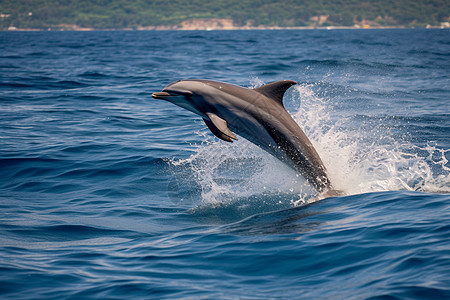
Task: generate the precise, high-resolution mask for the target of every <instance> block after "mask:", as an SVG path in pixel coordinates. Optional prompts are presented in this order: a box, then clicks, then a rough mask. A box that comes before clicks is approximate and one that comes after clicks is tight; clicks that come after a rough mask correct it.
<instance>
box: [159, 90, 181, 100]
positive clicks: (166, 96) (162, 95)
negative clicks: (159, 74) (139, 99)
mask: <svg viewBox="0 0 450 300" xmlns="http://www.w3.org/2000/svg"><path fill="white" fill-rule="evenodd" d="M173 96H179V95H175V94H170V93H167V92H157V93H153V94H152V97H153V98H155V99H166V98H168V97H173Z"/></svg>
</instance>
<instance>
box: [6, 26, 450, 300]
mask: <svg viewBox="0 0 450 300" xmlns="http://www.w3.org/2000/svg"><path fill="white" fill-rule="evenodd" d="M0 41H1V42H0V72H1V73H0V78H1V80H0V298H2V299H94V298H95V299H286V298H291V299H450V163H449V159H450V31H449V30H419V29H415V30H328V31H326V30H306V31H294V30H292V31H205V32H189V31H188V32H177V31H173V32H171V31H168V32H151V31H148V32H125V31H104V32H0ZM187 78H204V79H213V80H220V81H225V82H229V83H233V84H237V85H241V86H245V87H257V86H260V85H262V84H264V83H269V82H272V81H276V80H283V79H290V80H295V81H297V82H298V85H296V86H294V87H292V88H291V89H290V90H289V91H288V93H287V95H286V96H285V100H284V102H285V106H286V108H287V109H288V111H289V112H290V113H291V114H292V116H293V117H294V118H295V120H296V121H297V122H298V123H299V125H300V126H301V127H302V128H303V129H304V131H305V133H306V134H307V136H308V137H309V138H310V139H311V141H312V142H313V144H314V145H315V147H316V149H317V151H318V152H319V154H320V156H321V157H322V159H323V161H324V163H325V165H326V167H327V169H328V170H329V173H330V178H331V180H332V182H333V183H334V185H335V186H336V187H337V188H339V189H341V190H343V191H344V192H345V195H343V196H340V197H334V198H327V199H320V198H319V197H318V195H316V193H315V192H314V190H313V189H312V188H311V187H309V186H308V184H307V183H306V182H305V180H304V179H303V178H302V177H301V176H298V175H297V174H295V172H293V171H292V170H291V169H289V168H288V167H286V166H285V165H283V164H282V163H281V162H279V161H278V160H276V159H275V158H273V157H271V156H270V155H269V154H267V153H265V152H264V151H262V150H260V149H259V148H258V147H256V146H254V145H253V144H251V143H249V142H247V141H245V140H244V139H243V138H240V139H239V141H237V142H235V143H232V144H229V143H225V142H223V141H220V140H218V139H217V138H215V137H214V136H213V135H212V134H211V133H210V132H209V130H208V129H207V128H206V126H205V125H204V123H203V122H202V120H201V119H200V118H199V117H198V116H196V115H194V114H192V113H190V112H188V111H186V110H183V109H181V108H179V107H176V106H174V105H172V104H170V103H168V102H164V101H158V100H154V99H152V98H151V94H152V93H153V92H157V91H161V90H162V89H163V88H164V86H166V85H167V84H169V83H170V82H172V81H175V80H179V79H187Z"/></svg>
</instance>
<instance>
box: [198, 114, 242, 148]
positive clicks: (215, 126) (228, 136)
mask: <svg viewBox="0 0 450 300" xmlns="http://www.w3.org/2000/svg"><path fill="white" fill-rule="evenodd" d="M206 115H207V116H208V118H209V120H208V119H203V120H204V121H205V123H206V126H208V128H209V130H211V132H212V133H213V134H214V135H215V136H217V137H218V138H219V139H221V140H224V141H226V142H233V139H235V140H237V137H236V136H235V135H234V133H233V132H231V130H230V129H229V128H228V126H227V121H225V120H224V119H222V118H221V117H219V116H218V115H216V114H213V113H206Z"/></svg>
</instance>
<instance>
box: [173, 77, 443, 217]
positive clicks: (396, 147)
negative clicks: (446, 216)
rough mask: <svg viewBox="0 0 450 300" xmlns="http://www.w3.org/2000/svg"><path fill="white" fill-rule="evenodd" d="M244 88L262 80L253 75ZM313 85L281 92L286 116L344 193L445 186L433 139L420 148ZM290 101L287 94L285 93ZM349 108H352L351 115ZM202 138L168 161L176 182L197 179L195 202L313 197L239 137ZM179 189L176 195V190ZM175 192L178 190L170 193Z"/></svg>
mask: <svg viewBox="0 0 450 300" xmlns="http://www.w3.org/2000/svg"><path fill="white" fill-rule="evenodd" d="M250 84H251V87H253V88H254V87H257V86H260V85H262V81H261V80H260V79H258V78H253V79H252V80H251V82H250ZM314 87H315V85H314V84H301V85H298V86H296V87H294V88H293V89H292V91H291V92H290V95H289V96H288V98H291V99H290V100H291V101H292V103H293V108H292V109H290V110H291V115H292V116H293V118H294V119H295V121H296V122H297V123H298V124H299V125H300V127H301V128H302V129H303V130H304V131H305V133H306V135H307V136H308V137H309V139H310V140H311V142H312V143H313V145H314V147H315V148H316V150H317V151H318V153H319V154H320V156H321V158H322V160H323V162H324V164H325V166H326V167H327V170H328V173H329V176H330V179H331V182H332V183H333V185H334V187H335V188H336V189H339V190H342V191H344V192H345V193H346V194H359V193H367V192H378V191H391V190H409V191H424V192H450V180H449V174H450V169H449V167H448V160H447V159H446V154H447V155H448V152H449V151H450V150H444V149H439V148H438V147H436V146H427V147H425V148H421V147H418V146H415V145H413V144H412V143H411V142H409V141H408V140H407V139H405V138H402V139H399V138H398V137H396V136H394V134H393V133H392V131H391V128H390V127H389V126H388V125H386V124H385V123H383V122H376V123H370V122H365V121H361V120H360V119H355V118H352V117H345V118H340V117H339V116H337V117H335V116H333V110H334V108H333V106H332V105H331V104H330V103H331V99H326V98H325V97H319V96H318V95H317V93H316V92H314ZM288 101H289V100H288ZM350 115H351V114H350ZM199 134H201V135H202V136H203V137H204V140H205V141H204V142H203V143H202V144H201V145H199V146H198V148H197V149H196V153H194V154H193V155H191V156H190V157H189V158H187V159H179V160H177V159H174V160H171V164H172V165H173V166H175V167H177V168H178V172H179V171H180V170H181V171H182V172H183V180H184V183H183V184H180V177H179V176H178V177H177V178H176V181H177V184H178V185H177V189H181V190H183V186H184V187H186V186H190V187H192V186H196V192H194V193H193V194H191V196H192V197H191V200H192V202H193V204H194V205H197V206H198V205H203V206H204V205H209V206H212V207H218V206H223V205H224V204H236V203H239V204H238V205H240V206H241V207H245V206H247V205H250V202H251V201H250V200H249V199H253V198H254V197H256V198H258V199H259V200H258V201H259V202H258V203H259V204H257V205H266V206H267V205H268V206H270V207H271V209H272V210H273V209H274V208H279V209H283V208H286V207H293V206H297V205H302V204H305V203H310V202H313V201H315V200H316V199H317V195H316V192H315V191H314V189H312V188H311V187H310V185H309V184H308V183H307V182H306V180H305V179H304V178H303V177H301V176H300V175H298V174H296V173H295V172H294V171H293V170H292V169H290V168H289V167H287V166H286V165H284V164H283V163H281V162H280V161H278V160H277V159H276V158H274V157H272V156H271V155H269V154H268V153H266V152H265V151H263V150H261V149H260V148H259V147H257V146H255V145H253V144H252V143H250V142H248V141H246V140H245V139H243V138H240V139H239V141H237V142H234V143H224V142H222V141H219V140H216V139H215V138H214V137H212V135H210V134H209V132H207V131H206V130H205V131H202V132H200V133H199ZM182 193H183V191H181V192H180V193H179V194H182ZM175 196H177V194H175Z"/></svg>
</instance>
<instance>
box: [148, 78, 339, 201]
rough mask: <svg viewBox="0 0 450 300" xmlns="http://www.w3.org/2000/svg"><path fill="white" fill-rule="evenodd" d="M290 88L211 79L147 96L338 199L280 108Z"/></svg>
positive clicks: (289, 83) (301, 135)
mask: <svg viewBox="0 0 450 300" xmlns="http://www.w3.org/2000/svg"><path fill="white" fill-rule="evenodd" d="M295 84H297V82H295V81H291V80H282V81H276V82H273V83H269V84H266V85H263V86H261V87H258V88H255V89H248V88H244V87H240V86H237V85H233V84H228V83H223V82H217V81H212V80H199V79H192V80H179V81H176V82H173V83H171V84H169V85H168V86H166V87H165V88H164V89H163V90H162V92H157V93H153V94H152V97H153V98H155V99H162V100H166V101H169V102H171V103H173V104H175V105H178V106H180V107H182V108H184V109H187V110H189V111H191V112H193V113H195V114H197V115H199V116H201V117H202V118H203V120H204V121H205V123H206V126H208V128H209V129H210V130H211V132H212V133H213V134H214V135H215V136H217V137H218V138H219V139H221V140H224V141H226V142H233V140H237V137H236V135H235V134H234V133H233V131H234V132H235V133H236V134H238V135H240V136H242V137H244V138H245V139H247V140H249V141H250V142H252V143H254V144H255V145H257V146H259V147H260V148H262V149H263V150H265V151H267V152H268V153H270V154H271V155H273V156H275V157H276V158H278V159H279V160H281V161H282V162H284V163H285V164H287V165H288V166H290V167H291V168H293V169H294V170H295V171H297V172H298V173H300V174H301V175H302V176H303V177H305V179H306V180H307V181H308V182H309V183H310V184H311V185H312V186H313V187H314V188H315V189H316V190H317V191H318V192H320V193H321V192H326V195H327V196H333V195H338V194H340V193H339V192H338V191H335V190H334V189H333V188H332V186H331V182H330V179H329V177H328V175H327V170H326V168H325V166H324V164H323V162H322V160H321V159H320V157H319V154H318V153H317V151H316V150H315V149H314V147H313V145H312V144H311V142H310V140H309V139H308V137H307V136H306V135H305V133H304V132H303V130H302V129H301V128H300V127H299V125H298V124H297V123H296V122H295V121H294V119H293V118H292V117H291V115H290V114H289V113H288V112H287V111H286V109H285V107H284V105H283V95H284V94H285V92H286V91H287V90H288V89H289V88H290V87H291V86H293V85H295Z"/></svg>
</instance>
